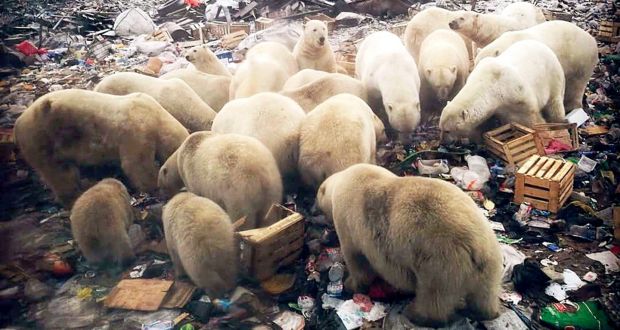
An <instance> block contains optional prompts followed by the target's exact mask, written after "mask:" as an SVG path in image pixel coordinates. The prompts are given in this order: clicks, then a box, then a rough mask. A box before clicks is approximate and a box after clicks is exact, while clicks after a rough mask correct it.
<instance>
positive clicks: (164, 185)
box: [157, 150, 184, 198]
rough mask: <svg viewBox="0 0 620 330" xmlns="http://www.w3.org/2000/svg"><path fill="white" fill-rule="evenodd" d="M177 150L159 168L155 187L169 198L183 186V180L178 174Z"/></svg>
mask: <svg viewBox="0 0 620 330" xmlns="http://www.w3.org/2000/svg"><path fill="white" fill-rule="evenodd" d="M178 154H179V151H178V150H177V151H175V152H174V153H173V154H172V155H171V156H170V157H168V160H166V162H165V163H164V165H163V166H162V167H161V168H160V169H159V175H158V176H157V188H159V193H160V195H161V196H163V197H167V198H170V197H172V196H174V194H176V193H177V192H178V191H179V190H181V188H183V185H184V184H183V180H182V179H181V175H180V174H179V170H178V165H177V159H178Z"/></svg>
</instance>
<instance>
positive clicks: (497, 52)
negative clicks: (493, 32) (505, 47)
mask: <svg viewBox="0 0 620 330" xmlns="http://www.w3.org/2000/svg"><path fill="white" fill-rule="evenodd" d="M495 56H496V57H497V56H499V49H496V50H495Z"/></svg>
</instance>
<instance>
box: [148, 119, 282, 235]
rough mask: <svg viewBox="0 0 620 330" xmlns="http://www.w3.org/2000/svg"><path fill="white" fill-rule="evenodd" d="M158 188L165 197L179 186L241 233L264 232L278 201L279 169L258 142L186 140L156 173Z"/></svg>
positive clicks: (196, 136) (221, 137) (219, 137)
mask: <svg viewBox="0 0 620 330" xmlns="http://www.w3.org/2000/svg"><path fill="white" fill-rule="evenodd" d="M158 185H159V188H160V189H161V190H162V192H163V193H164V194H166V195H168V196H170V195H173V194H175V193H176V192H178V191H179V190H180V189H181V188H182V187H183V186H185V187H186V188H187V190H188V191H190V192H192V193H194V194H196V195H199V196H203V197H206V198H209V199H210V200H212V201H214V202H215V203H217V204H218V205H220V206H221V207H222V208H223V209H224V210H226V212H227V213H228V215H229V216H230V218H231V219H235V220H234V221H237V220H239V219H240V218H242V217H246V221H245V224H244V225H243V226H242V227H241V230H246V229H253V228H258V227H265V226H269V225H271V224H272V223H273V221H272V220H276V219H265V215H266V214H267V212H268V211H269V208H270V207H271V205H273V204H276V203H280V201H281V200H282V178H281V177H280V172H279V170H278V164H277V163H276V160H275V158H274V157H273V155H272V154H271V151H269V149H267V147H265V145H263V144H262V143H261V142H260V141H259V140H257V139H256V138H253V137H250V136H244V135H239V134H216V133H213V132H206V131H205V132H196V133H193V134H191V135H190V136H189V137H188V138H187V139H186V140H185V142H183V144H182V145H181V146H180V147H179V149H178V150H177V151H175V152H174V154H172V156H170V158H168V160H167V161H166V163H165V164H164V165H163V166H162V167H161V169H160V170H159V178H158Z"/></svg>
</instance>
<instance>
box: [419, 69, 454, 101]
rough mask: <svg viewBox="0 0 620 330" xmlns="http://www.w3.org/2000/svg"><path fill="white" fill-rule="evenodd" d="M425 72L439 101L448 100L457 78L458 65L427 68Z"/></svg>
mask: <svg viewBox="0 0 620 330" xmlns="http://www.w3.org/2000/svg"><path fill="white" fill-rule="evenodd" d="M423 74H424V78H426V81H428V83H429V84H430V85H431V87H432V88H433V91H434V92H435V94H436V95H437V98H438V99H439V101H442V102H444V101H447V100H448V98H449V97H450V94H451V93H452V88H453V87H454V82H455V81H456V78H457V71H456V66H454V65H451V66H448V67H434V68H427V69H425V70H424V73H423Z"/></svg>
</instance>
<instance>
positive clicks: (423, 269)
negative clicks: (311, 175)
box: [317, 164, 502, 327]
mask: <svg viewBox="0 0 620 330" xmlns="http://www.w3.org/2000/svg"><path fill="white" fill-rule="evenodd" d="M317 202H318V205H319V207H320V208H321V209H322V210H323V211H325V212H326V213H328V214H331V215H332V216H333V221H334V225H335V227H336V232H337V234H338V238H339V240H340V244H341V245H340V247H341V250H342V253H343V255H344V259H345V262H346V265H347V270H348V271H349V277H348V278H347V280H346V281H345V288H346V289H348V290H352V291H354V292H359V291H364V290H365V289H366V288H367V287H368V286H369V285H370V284H371V283H372V281H373V280H374V279H375V278H376V277H377V276H379V277H381V278H383V279H384V280H385V281H387V282H388V283H389V284H391V285H392V286H394V287H395V288H397V289H400V290H402V291H404V292H412V293H415V295H416V298H415V301H413V302H412V303H411V304H410V305H409V306H407V308H406V309H405V315H406V316H407V317H409V318H410V319H411V320H412V321H413V322H414V323H417V324H420V325H424V326H432V327H441V326H443V325H445V324H447V323H449V322H451V321H452V320H454V319H455V318H456V314H457V312H461V311H463V312H464V313H465V314H466V315H467V316H469V317H471V318H473V319H478V320H480V319H482V320H485V319H492V318H495V317H497V316H499V299H498V295H499V293H500V288H501V287H500V282H501V274H502V256H501V253H500V247H499V244H498V243H497V240H496V238H495V235H494V233H493V230H492V229H491V228H490V227H489V225H488V223H487V220H486V218H485V216H484V215H483V214H482V212H481V211H480V209H479V208H478V207H477V206H476V204H475V203H474V202H473V200H472V199H471V198H470V197H469V196H467V195H466V194H465V193H463V191H461V190H460V189H459V188H458V187H456V186H455V185H453V184H450V183H447V182H444V181H442V180H438V179H429V178H422V177H403V178H400V177H396V176H395V175H394V174H392V173H390V172H389V171H387V170H385V169H383V168H381V167H378V166H374V165H368V164H357V165H353V166H351V167H349V168H348V169H346V170H344V171H342V172H339V173H337V174H335V175H333V176H331V177H329V178H328V179H327V180H326V181H325V182H324V183H323V184H322V185H321V187H320V188H319V191H318V195H317Z"/></svg>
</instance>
